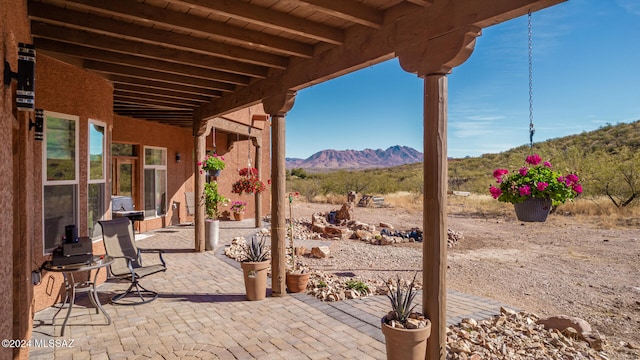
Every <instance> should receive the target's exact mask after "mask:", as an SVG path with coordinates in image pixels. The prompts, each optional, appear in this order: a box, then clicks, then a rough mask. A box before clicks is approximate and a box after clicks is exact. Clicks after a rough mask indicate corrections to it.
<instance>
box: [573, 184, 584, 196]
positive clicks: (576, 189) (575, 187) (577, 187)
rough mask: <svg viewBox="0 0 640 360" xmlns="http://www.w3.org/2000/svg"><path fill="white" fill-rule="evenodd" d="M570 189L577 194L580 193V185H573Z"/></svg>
mask: <svg viewBox="0 0 640 360" xmlns="http://www.w3.org/2000/svg"><path fill="white" fill-rule="evenodd" d="M572 189H573V191H575V192H576V193H578V194H580V193H582V185H580V184H575V185H573V188H572Z"/></svg>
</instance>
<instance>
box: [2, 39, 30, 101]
mask: <svg viewBox="0 0 640 360" xmlns="http://www.w3.org/2000/svg"><path fill="white" fill-rule="evenodd" d="M35 69H36V50H35V48H34V47H33V45H31V44H24V43H20V44H19V45H18V72H13V71H11V67H10V66H9V63H8V62H7V61H5V62H4V85H5V86H9V85H11V80H13V79H17V80H18V88H17V90H16V106H17V108H18V110H22V111H33V110H34V109H35V92H34V90H35Z"/></svg>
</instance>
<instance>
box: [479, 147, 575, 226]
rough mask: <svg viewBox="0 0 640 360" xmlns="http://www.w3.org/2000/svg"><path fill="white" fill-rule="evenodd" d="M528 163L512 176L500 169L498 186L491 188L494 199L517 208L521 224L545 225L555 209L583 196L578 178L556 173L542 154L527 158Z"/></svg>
mask: <svg viewBox="0 0 640 360" xmlns="http://www.w3.org/2000/svg"><path fill="white" fill-rule="evenodd" d="M525 162H526V165H525V166H523V167H521V168H520V169H518V170H517V171H514V172H512V173H511V175H507V174H509V170H507V169H496V170H495V171H494V172H493V177H494V178H495V179H496V183H497V186H494V185H491V186H490V187H489V192H490V193H491V196H493V198H494V199H497V200H498V201H502V202H510V203H512V204H514V206H515V210H516V215H517V217H518V220H521V221H533V222H542V221H545V220H546V219H547V215H549V212H550V211H551V207H552V206H558V205H560V204H563V203H564V202H566V201H567V200H573V199H574V198H575V197H576V196H578V195H580V194H581V193H582V185H581V184H580V178H579V177H578V175H576V174H573V173H569V174H567V175H561V174H560V173H558V172H556V171H553V170H552V165H551V163H550V162H548V161H544V162H543V161H542V158H541V157H540V156H539V155H538V154H533V155H530V156H527V158H526V160H525ZM534 204H535V205H534Z"/></svg>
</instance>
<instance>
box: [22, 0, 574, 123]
mask: <svg viewBox="0 0 640 360" xmlns="http://www.w3.org/2000/svg"><path fill="white" fill-rule="evenodd" d="M510 1H512V2H514V3H518V4H517V5H512V4H508V2H507V1H504V0H500V1H498V2H500V3H504V4H507V5H504V7H505V9H504V10H498V11H503V12H504V11H507V10H511V11H513V9H515V8H517V7H518V6H520V7H521V6H522V5H523V4H525V3H536V2H540V3H547V4H545V5H540V6H538V7H544V6H548V5H549V4H551V3H556V2H559V1H561V0H510ZM461 2H462V3H466V2H469V3H470V4H473V3H474V2H476V3H482V1H479V0H466V1H464V0H463V1H461ZM438 3H440V4H441V5H440V7H439V8H437V10H435V11H434V14H431V13H430V12H429V11H428V10H429V8H430V7H435V4H438ZM449 3H453V1H446V0H137V1H134V0H29V18H30V19H31V31H32V35H33V38H34V45H35V47H36V50H37V51H41V52H43V53H46V54H48V55H50V56H53V57H55V58H58V59H60V60H63V61H66V62H69V63H72V64H75V65H77V66H80V67H83V68H85V69H88V70H91V71H95V72H97V73H100V74H102V75H103V76H104V77H106V78H107V79H109V80H110V81H112V82H113V84H114V112H115V113H117V114H120V115H125V116H131V117H136V118H142V119H146V120H150V121H157V122H161V123H165V124H170V125H175V126H182V127H192V123H193V119H194V114H196V115H201V116H202V117H210V116H214V115H219V114H221V113H224V112H229V111H231V110H233V109H237V108H239V107H242V106H246V105H248V104H250V103H255V102H258V101H260V100H261V99H262V98H264V97H265V96H268V95H269V94H270V93H271V95H275V94H277V92H281V91H282V89H281V88H280V87H279V86H273V85H271V84H272V83H276V82H277V83H278V84H284V85H282V86H285V87H287V88H290V89H293V90H299V89H301V88H304V87H306V86H309V85H312V84H314V83H318V82H321V81H324V80H327V79H329V78H332V77H335V76H339V75H341V74H344V73H347V72H349V71H353V70H355V69H357V68H361V67H365V66H368V65H371V64H373V63H376V62H380V61H383V60H386V59H388V58H391V57H392V56H393V53H392V52H391V53H390V52H389V50H388V49H387V50H383V51H381V52H380V53H376V52H371V51H367V50H366V49H365V48H362V47H365V46H366V47H372V46H376V44H375V43H371V44H367V43H363V42H362V41H363V40H362V39H367V38H371V39H374V41H375V39H376V36H381V35H380V34H383V33H382V32H383V31H387V33H388V34H391V32H389V29H390V28H391V27H396V24H397V23H399V22H400V21H399V19H403V18H412V17H413V25H416V24H419V23H421V24H422V26H423V27H427V26H429V24H428V23H426V22H425V21H428V20H429V19H432V17H434V16H441V15H438V13H440V14H442V13H443V12H444V11H446V10H447V7H448V6H450V4H449ZM527 5H529V4H527ZM476 7H477V6H471V8H472V9H471V11H476V10H474V9H473V8H476ZM449 10H455V8H449ZM480 11H482V10H480ZM523 11H526V10H521V9H520V10H519V11H517V13H513V14H511V15H510V17H513V16H516V15H521V14H522V13H523ZM415 14H424V17H423V18H422V19H421V18H416V15H415ZM488 15H489V14H488ZM488 15H487V16H484V17H483V16H477V14H476V19H475V20H474V21H482V20H487V18H488ZM492 15H493V14H492ZM510 17H509V18H510ZM506 19H507V18H505V20H506ZM416 21H418V22H417V23H416ZM452 21H457V22H458V23H454V22H452V23H451V24H452V25H450V26H448V28H443V29H442V30H441V32H446V31H451V30H454V29H455V28H454V26H455V27H459V26H461V25H466V24H464V23H462V24H460V21H458V20H455V19H454V20H452ZM492 21H495V20H492ZM485 25H487V24H485ZM408 26H411V23H410V24H409V25H408ZM415 35H420V34H419V33H416V34H415ZM382 36H385V35H384V34H383V35H382ZM395 39H397V34H395V33H394V40H393V41H395ZM356 40H358V41H356ZM356 43H358V44H360V47H361V49H358V48H355V49H354V44H356ZM343 47H347V49H346V50H345V51H343V52H336V49H340V48H343ZM354 51H355V52H362V53H367V54H370V55H368V58H363V59H357V60H356V61H352V62H350V61H349V60H348V59H345V62H344V63H341V62H340V61H336V60H335V57H336V54H337V55H339V54H348V53H349V52H351V53H353V52H354ZM327 54H329V55H327ZM332 56H333V57H332ZM324 58H327V59H329V61H330V63H327V64H324V63H323V59H324ZM336 62H337V64H336ZM323 65H326V66H327V68H330V70H328V71H326V72H322V71H318V70H317V68H318V67H319V66H323ZM291 76H295V77H296V79H295V80H292V79H291ZM288 83H290V84H288ZM254 88H255V90H254ZM247 94H250V95H251V96H247ZM221 99H225V100H227V101H226V102H224V104H223V105H218V102H219V100H221ZM243 99H246V101H245V100H243ZM228 104H232V105H228ZM203 108H204V109H205V110H203Z"/></svg>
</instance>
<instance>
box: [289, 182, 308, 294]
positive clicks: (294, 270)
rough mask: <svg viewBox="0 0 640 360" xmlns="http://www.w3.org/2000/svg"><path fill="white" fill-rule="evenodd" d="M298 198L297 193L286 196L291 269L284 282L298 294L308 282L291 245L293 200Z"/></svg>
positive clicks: (306, 275) (304, 288)
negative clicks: (287, 201)
mask: <svg viewBox="0 0 640 360" xmlns="http://www.w3.org/2000/svg"><path fill="white" fill-rule="evenodd" d="M298 196H300V193H299V192H297V191H294V192H290V193H289V195H288V198H289V247H290V250H291V269H289V270H288V271H287V274H286V277H285V282H286V284H287V289H289V292H291V293H299V292H303V291H305V290H306V289H307V283H308V282H309V275H310V274H309V273H308V272H307V273H305V271H304V269H303V268H300V269H299V268H298V261H297V258H298V254H297V253H296V248H295V246H294V244H293V225H294V220H293V199H294V198H296V197H298Z"/></svg>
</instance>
